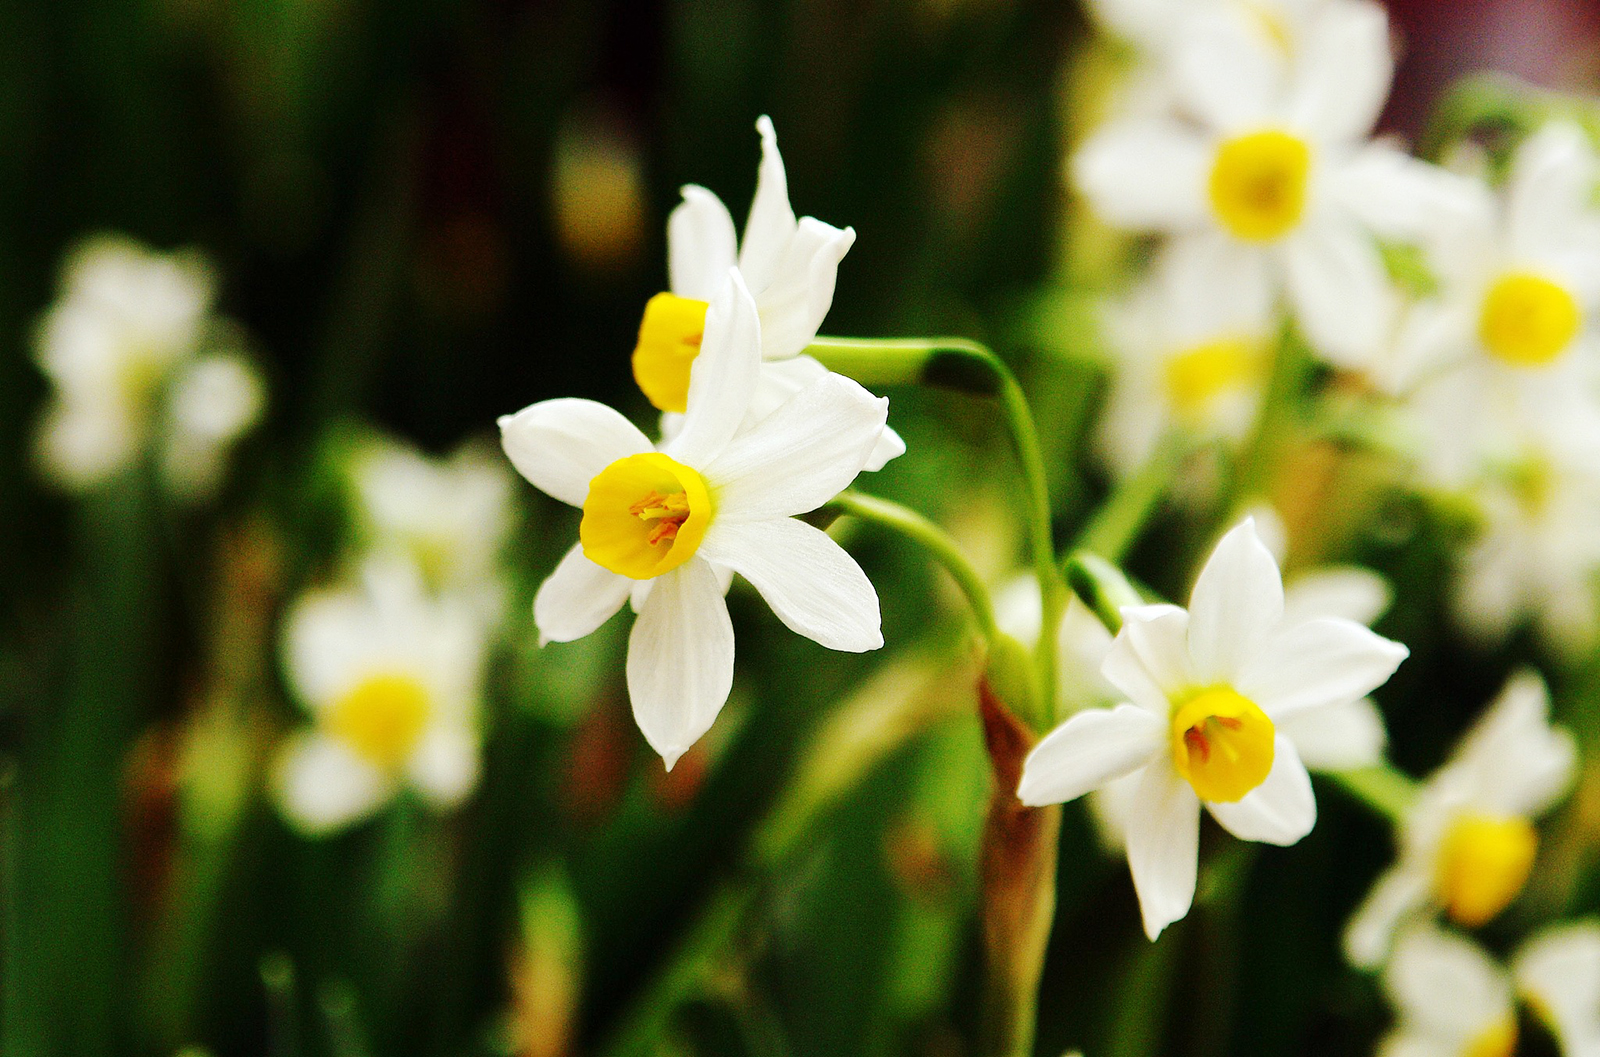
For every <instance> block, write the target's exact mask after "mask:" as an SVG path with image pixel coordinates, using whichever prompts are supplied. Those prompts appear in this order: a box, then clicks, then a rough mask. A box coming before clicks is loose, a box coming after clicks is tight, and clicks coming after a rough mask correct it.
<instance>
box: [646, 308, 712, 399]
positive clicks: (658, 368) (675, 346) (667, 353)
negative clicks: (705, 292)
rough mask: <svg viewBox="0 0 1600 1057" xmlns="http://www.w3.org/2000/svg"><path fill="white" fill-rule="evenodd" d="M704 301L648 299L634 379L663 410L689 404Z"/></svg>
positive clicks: (701, 334)
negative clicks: (690, 378)
mask: <svg viewBox="0 0 1600 1057" xmlns="http://www.w3.org/2000/svg"><path fill="white" fill-rule="evenodd" d="M707 307H709V306H708V305H707V304H706V302H704V301H695V300H692V299H690V298H687V297H678V296H677V295H675V294H657V295H656V296H654V297H652V298H651V299H650V300H649V301H647V302H645V306H644V319H643V320H642V321H641V322H640V323H639V343H638V344H637V345H635V346H634V349H633V380H634V381H635V382H637V383H639V388H640V389H641V390H643V392H644V395H645V396H646V397H648V398H649V400H650V402H651V403H652V404H654V405H655V406H656V407H657V408H658V409H660V410H662V411H677V412H682V411H684V410H685V409H686V408H687V407H688V406H689V368H691V367H693V366H694V358H695V357H696V356H698V355H700V342H701V339H703V338H704V337H705V331H706V309H707Z"/></svg>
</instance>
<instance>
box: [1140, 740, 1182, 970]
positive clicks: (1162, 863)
mask: <svg viewBox="0 0 1600 1057" xmlns="http://www.w3.org/2000/svg"><path fill="white" fill-rule="evenodd" d="M1127 836H1128V868H1129V869H1130V870H1132V871H1133V887H1134V891H1136V892H1138V894H1139V913H1140V915H1141V916H1142V917H1143V918H1144V931H1145V935H1147V936H1149V937H1150V938H1151V939H1152V940H1153V939H1155V938H1156V937H1157V936H1159V935H1161V930H1162V929H1164V928H1166V927H1167V926H1168V925H1170V924H1172V923H1173V922H1174V921H1177V920H1178V919H1179V918H1181V917H1183V916H1184V915H1185V914H1187V913H1188V912H1189V907H1190V905H1191V904H1193V902H1194V882H1195V873H1196V870H1197V866H1198V861H1199V860H1198V856H1199V853H1200V801H1199V800H1198V799H1197V798H1196V797H1195V795H1194V790H1193V789H1191V788H1190V787H1189V783H1188V782H1185V781H1184V780H1183V779H1182V778H1180V777H1179V776H1178V774H1177V772H1175V771H1174V770H1173V769H1172V765H1171V763H1170V762H1169V761H1167V760H1166V759H1165V758H1164V757H1161V756H1157V757H1156V758H1155V759H1153V760H1152V761H1151V762H1150V765H1149V766H1148V767H1146V768H1145V769H1144V770H1143V771H1142V772H1140V776H1139V789H1138V792H1137V793H1136V794H1135V795H1134V798H1133V803H1132V804H1131V805H1130V809H1129V813H1128V834H1127Z"/></svg>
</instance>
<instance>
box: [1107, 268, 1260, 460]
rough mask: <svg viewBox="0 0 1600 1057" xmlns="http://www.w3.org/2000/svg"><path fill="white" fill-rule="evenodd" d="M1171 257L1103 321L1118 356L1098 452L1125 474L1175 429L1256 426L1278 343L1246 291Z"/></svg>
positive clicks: (1219, 433) (1222, 433) (1213, 431)
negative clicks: (1212, 281)
mask: <svg viewBox="0 0 1600 1057" xmlns="http://www.w3.org/2000/svg"><path fill="white" fill-rule="evenodd" d="M1178 263H1181V262H1175V261H1173V260H1171V259H1170V258H1169V259H1165V260H1163V261H1161V262H1159V263H1158V265H1157V267H1156V270H1155V272H1154V274H1153V276H1152V277H1151V279H1150V280H1149V281H1148V282H1147V283H1146V284H1145V285H1144V286H1142V287H1140V288H1139V289H1138V290H1136V291H1135V292H1134V293H1133V294H1132V295H1131V296H1130V297H1129V298H1128V299H1127V300H1126V301H1125V302H1123V303H1122V304H1120V305H1118V306H1116V307H1115V308H1113V309H1112V310H1111V312H1110V314H1109V316H1108V318H1107V320H1106V331H1107V336H1108V338H1109V339H1110V342H1111V345H1112V347H1113V349H1114V350H1115V352H1116V362H1115V365H1114V374H1113V379H1112V386H1111V393H1110V396H1109V397H1108V399H1107V404H1106V409H1105V413H1104V415H1103V416H1102V418H1101V420H1100V429H1099V446H1100V449H1101V451H1102V452H1104V454H1105V456H1106V459H1107V461H1108V462H1109V463H1110V464H1111V466H1112V468H1113V469H1114V470H1115V471H1116V472H1117V473H1118V474H1119V475H1121V476H1129V475H1131V474H1133V473H1136V472H1137V471H1138V470H1139V469H1140V468H1141V467H1143V466H1144V465H1145V464H1146V463H1147V462H1149V460H1150V457H1151V454H1152V453H1153V452H1154V451H1155V448H1156V445H1157V444H1158V443H1159V442H1160V440H1161V438H1162V437H1163V436H1165V435H1166V434H1167V433H1168V432H1170V431H1171V430H1173V429H1174V428H1177V429H1181V430H1183V431H1184V433H1185V434H1186V435H1188V436H1191V437H1194V438H1196V439H1199V440H1209V439H1213V438H1220V439H1226V440H1233V441H1236V440H1239V439H1241V438H1242V437H1243V436H1244V435H1245V434H1246V433H1247V432H1248V431H1249V429H1250V427H1251V425H1252V424H1253V423H1254V422H1255V420H1256V411H1257V409H1258V408H1259V407H1260V404H1261V396H1262V391H1263V389H1264V388H1265V385H1266V376H1267V371H1268V369H1269V368H1270V367H1271V361H1272V350H1273V342H1274V340H1275V338H1276V334H1275V329H1276V328H1275V325H1274V321H1273V319H1272V315H1271V308H1270V306H1269V305H1268V303H1267V302H1266V300H1265V299H1264V298H1261V297H1258V296H1256V295H1257V294H1258V293H1259V291H1253V290H1251V289H1250V288H1249V287H1248V286H1236V287H1225V288H1216V287H1213V286H1212V284H1210V283H1209V282H1208V281H1205V280H1204V278H1203V277H1200V276H1197V275H1195V274H1194V273H1192V272H1191V271H1190V270H1188V269H1186V268H1183V267H1174V265H1175V264H1178Z"/></svg>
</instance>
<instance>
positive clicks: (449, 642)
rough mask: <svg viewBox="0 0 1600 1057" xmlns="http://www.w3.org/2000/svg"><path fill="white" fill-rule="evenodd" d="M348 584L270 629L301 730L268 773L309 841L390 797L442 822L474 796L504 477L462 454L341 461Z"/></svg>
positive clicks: (388, 454) (382, 448) (471, 450)
mask: <svg viewBox="0 0 1600 1057" xmlns="http://www.w3.org/2000/svg"><path fill="white" fill-rule="evenodd" d="M346 473H347V477H348V479H349V486H350V487H349V494H350V504H349V505H350V510H351V515H352V520H353V522H354V524H355V528H356V540H355V541H354V544H353V546H352V548H351V550H352V551H353V553H354V558H353V559H352V564H353V565H354V566H355V568H356V574H355V576H354V577H353V578H352V579H351V580H349V581H348V582H345V583H341V584H338V585H336V586H332V587H327V588H319V589H314V590H311V591H308V592H306V593H305V594H303V595H302V596H301V597H300V598H299V599H298V600H296V601H295V603H294V604H293V605H292V606H291V608H290V610H289V612H288V614H287V616H286V618H285V622H284V627H283V658H284V670H285V674H286V676H287V682H288V684H289V686H290V689H291V690H292V691H293V693H294V695H295V697H296V698H297V699H298V700H299V701H300V703H301V704H303V705H304V706H305V707H306V709H307V710H308V711H309V713H310V715H311V719H312V723H311V725H310V726H309V727H307V728H304V729H302V730H300V731H298V732H296V733H295V734H293V735H291V736H290V737H289V739H288V740H287V741H286V742H285V744H284V746H283V747H282V749H281V751H280V754H279V758H278V763H277V766H276V769H275V788H276V791H277V794H278V801H279V805H280V807H281V808H282V810H283V813H284V815H285V817H286V818H287V819H288V820H289V821H290V822H291V823H292V824H293V825H294V826H295V827H296V828H297V829H299V830H301V831H302V832H304V833H307V834H309V835H319V834H324V833H328V832H331V831H333V830H336V829H338V828H340V827H342V826H345V825H348V824H349V823H352V822H355V821H357V820H359V819H361V818H363V817H366V816H368V815H370V814H372V813H373V812H375V811H377V810H378V809H380V808H381V807H382V806H383V805H384V804H386V803H387V802H388V801H389V800H391V799H392V798H393V797H394V796H395V795H396V794H398V793H399V792H400V791H401V789H403V788H410V789H412V790H414V791H415V792H416V793H417V794H418V795H419V796H420V797H421V798H422V799H423V801H424V802H425V803H427V804H429V805H431V806H433V807H435V808H437V809H445V808H449V807H453V806H455V805H456V804H458V803H460V802H461V801H462V799H463V798H465V797H466V796H467V794H468V793H470V792H471V790H472V788H473V786H474V784H475V783H476V780H477V776H478V767H479V762H478V761H479V743H480V741H481V726H482V722H481V713H482V708H481V703H482V702H481V698H482V682H483V672H484V665H485V662H486V660H487V658H488V652H489V647H490V643H491V638H492V635H493V633H494V631H495V630H496V628H497V625H498V623H499V620H500V617H501V615H502V612H503V609H504V599H505V585H504V582H503V574H502V572H501V570H500V563H499V559H500V557H501V552H502V550H503V548H504V545H505V542H506V538H507V536H508V534H509V532H510V529H511V517H512V512H513V511H512V507H511V477H510V474H509V473H508V472H507V471H506V469H505V468H504V464H503V463H501V462H499V461H498V460H497V459H493V458H491V457H490V455H489V452H488V451H486V450H485V449H484V448H482V447H480V446H477V445H474V444H470V443H469V444H468V445H465V446H463V447H462V448H461V449H460V450H459V451H458V452H456V453H455V454H454V455H452V456H450V457H449V458H445V459H436V458H432V457H430V456H427V455H424V454H422V453H421V452H418V451H416V450H415V449H413V448H410V447H408V446H406V445H403V444H401V443H399V442H397V441H393V440H389V439H386V438H378V437H374V438H372V439H370V440H368V441H367V442H365V443H363V444H361V445H359V446H358V448H357V449H356V450H355V451H354V452H353V453H352V454H351V456H350V458H349V460H348V466H347V470H346Z"/></svg>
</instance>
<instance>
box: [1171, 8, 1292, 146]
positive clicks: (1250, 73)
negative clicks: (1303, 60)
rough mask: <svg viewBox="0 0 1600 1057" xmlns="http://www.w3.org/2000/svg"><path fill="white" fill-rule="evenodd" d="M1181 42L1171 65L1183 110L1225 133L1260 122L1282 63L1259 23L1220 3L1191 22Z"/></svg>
mask: <svg viewBox="0 0 1600 1057" xmlns="http://www.w3.org/2000/svg"><path fill="white" fill-rule="evenodd" d="M1239 6H1240V8H1242V5H1239ZM1183 38H1184V39H1183V40H1182V41H1181V42H1180V44H1179V45H1178V47H1177V48H1176V50H1175V52H1174V55H1173V58H1172V64H1173V78H1174V80H1175V81H1176V82H1177V90H1178V95H1179V97H1180V98H1181V99H1182V100H1183V103H1184V105H1185V107H1187V108H1188V109H1189V110H1191V111H1193V112H1194V114H1195V116H1197V117H1199V118H1200V119H1201V120H1202V121H1203V122H1205V123H1206V124H1207V125H1209V126H1211V127H1212V128H1215V129H1218V130H1220V131H1223V132H1238V131H1241V130H1243V129H1247V128H1250V127H1252V126H1257V125H1260V124H1262V123H1263V122H1264V121H1265V120H1266V118H1267V117H1268V108H1269V107H1270V106H1271V105H1272V101H1273V100H1274V99H1276V98H1277V97H1278V96H1279V94H1280V91H1281V85H1282V78H1283V61H1282V58H1281V56H1280V53H1279V49H1278V48H1277V46H1276V45H1275V44H1274V42H1273V41H1271V40H1270V39H1269V38H1268V36H1267V34H1265V33H1263V32H1261V27H1260V25H1259V23H1258V22H1257V20H1256V19H1254V18H1253V17H1252V16H1251V15H1250V14H1249V13H1247V12H1245V11H1244V10H1242V9H1236V8H1234V7H1231V6H1229V5H1224V4H1217V5H1215V6H1214V7H1212V8H1209V9H1207V10H1205V11H1203V12H1202V13H1200V14H1198V15H1196V16H1194V17H1191V18H1189V19H1187V20H1186V21H1185V22H1184V23H1183Z"/></svg>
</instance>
